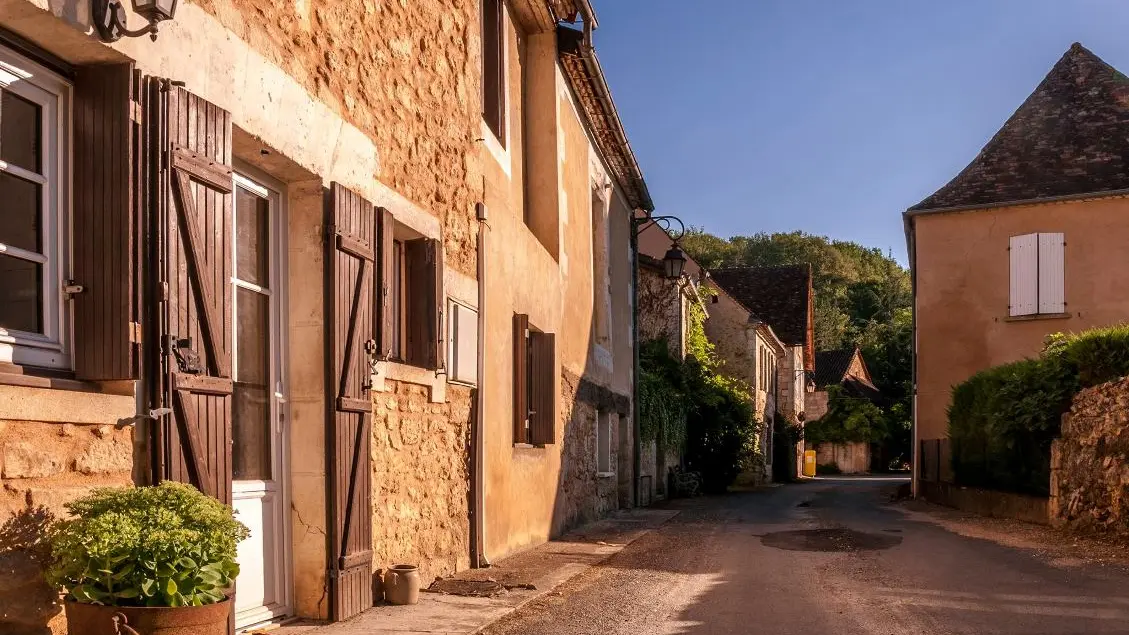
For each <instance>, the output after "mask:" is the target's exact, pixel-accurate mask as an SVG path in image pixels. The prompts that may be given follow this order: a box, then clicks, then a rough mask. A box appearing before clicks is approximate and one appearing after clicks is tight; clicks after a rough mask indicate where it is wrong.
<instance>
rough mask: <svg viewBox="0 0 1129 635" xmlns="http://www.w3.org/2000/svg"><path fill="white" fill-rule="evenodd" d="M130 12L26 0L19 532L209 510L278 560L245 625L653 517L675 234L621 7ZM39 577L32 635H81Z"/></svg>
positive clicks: (8, 584)
mask: <svg viewBox="0 0 1129 635" xmlns="http://www.w3.org/2000/svg"><path fill="white" fill-rule="evenodd" d="M101 6H103V4H102V1H101V0H93V2H90V3H74V2H62V3H46V2H41V1H40V0H0V27H2V28H0V112H2V118H0V119H2V121H3V125H2V126H0V154H2V155H3V162H0V199H2V200H4V201H5V214H6V219H7V220H6V222H5V224H4V227H3V228H0V243H2V244H3V246H4V250H3V254H2V255H0V360H2V361H0V462H2V465H0V481H2V483H0V484H2V488H0V523H4V522H5V521H7V520H9V519H12V518H14V517H17V516H19V517H22V518H35V517H36V516H35V515H34V514H31V513H29V510H32V509H35V508H37V507H40V506H42V507H44V508H47V509H49V510H52V511H54V512H56V513H61V512H62V509H61V506H62V504H63V503H65V502H66V501H68V500H71V499H73V498H75V497H77V496H79V495H81V494H82V493H84V492H86V491H88V490H89V489H90V488H91V487H94V486H98V485H126V484H129V483H149V482H154V481H156V480H161V479H176V480H185V481H188V482H191V483H193V484H194V485H196V486H197V487H199V488H200V489H201V490H203V491H204V492H206V493H208V494H209V495H212V496H215V497H217V498H219V499H221V500H223V501H225V502H229V503H231V504H232V505H233V506H234V507H235V508H236V509H237V510H238V511H239V514H240V519H241V520H242V521H243V522H245V523H246V524H248V525H249V526H250V527H251V529H252V536H251V538H249V539H248V540H247V541H245V542H244V543H243V544H241V545H240V561H241V564H242V568H243V571H242V574H241V576H240V579H239V586H238V590H239V592H238V594H237V606H236V611H237V613H236V620H237V624H238V625H239V626H240V627H243V626H249V625H253V624H258V623H262V622H266V621H270V620H276V619H279V618H282V617H285V616H302V617H309V618H316V619H326V620H340V619H344V618H346V617H349V616H350V615H353V614H355V613H357V612H359V611H362V610H364V609H365V608H367V607H368V606H371V605H372V603H373V601H374V591H375V592H376V593H379V590H380V589H379V579H380V578H379V573H380V570H381V569H383V568H385V567H387V566H388V565H390V564H393V563H398V562H412V563H417V564H419V565H420V567H421V569H422V577H423V578H424V579H430V578H432V577H434V576H436V575H448V574H450V573H452V572H454V571H456V570H459V569H463V568H466V567H470V566H475V565H476V564H478V563H480V562H481V561H482V559H483V558H489V559H497V558H500V557H503V556H505V555H507V554H510V553H513V552H514V551H517V550H519V549H522V548H524V547H527V546H530V545H534V544H537V543H540V542H543V541H545V540H546V539H548V538H549V537H551V536H554V535H557V534H559V533H561V532H563V531H565V530H566V529H568V528H570V527H572V526H575V525H576V524H578V523H581V522H584V521H586V520H589V519H594V518H597V517H599V516H600V515H602V514H605V513H607V512H608V511H609V510H612V509H616V508H618V507H621V506H629V505H633V504H634V503H635V497H634V492H635V483H636V480H637V479H636V475H635V473H634V471H633V462H634V455H633V453H634V445H633V444H634V437H633V434H632V430H633V425H632V421H631V412H632V403H631V386H632V371H633V367H632V359H633V348H632V346H633V345H632V332H631V306H630V297H631V292H630V291H631V288H630V285H631V269H630V268H631V266H632V262H631V258H630V249H629V244H630V228H631V218H632V217H633V215H634V214H635V213H636V211H637V210H649V209H650V208H651V207H652V204H651V201H650V198H649V195H648V193H647V189H646V185H645V184H644V182H643V180H642V176H641V173H640V171H639V168H638V165H637V163H636V162H635V159H634V156H633V155H632V152H631V149H630V147H629V146H628V144H627V140H626V136H625V135H624V132H623V128H622V125H621V124H620V122H619V119H618V117H617V115H616V112H615V109H614V105H613V102H612V101H611V98H610V92H609V90H608V87H607V85H606V82H605V81H604V77H603V74H602V72H601V70H600V65H599V61H598V59H597V58H596V55H595V52H594V49H593V48H592V30H593V29H594V28H595V27H596V26H597V22H596V17H595V15H593V14H592V12H591V7H590V5H589V3H587V2H580V1H573V0H505V1H503V0H481V1H479V0H446V1H440V0H418V1H413V2H387V3H370V2H361V1H359V0H342V1H340V2H336V3H321V4H318V3H308V2H298V3H285V2H278V1H273V0H272V1H269V2H259V3H254V2H247V1H245V0H199V1H198V2H182V3H180V6H179V7H178V8H177V10H176V13H175V16H174V17H173V19H171V20H167V21H164V22H162V23H161V24H160V30H159V33H158V35H157V37H156V39H154V40H151V39H149V38H132V37H125V38H122V39H118V40H116V41H114V42H112V43H105V42H104V41H103V39H102V38H100V37H99V33H100V32H99V29H98V28H96V25H95V19H94V15H95V13H94V12H95V11H96V10H97V8H98V7H101ZM126 17H127V18H128V19H127V22H128V23H129V24H130V25H131V27H135V26H136V25H139V24H144V20H143V19H142V17H141V16H139V15H135V14H132V13H130V12H127V15H126ZM32 565H34V562H31V561H30V560H29V556H28V554H27V553H26V552H25V551H23V550H21V549H14V548H8V549H6V550H4V549H3V548H0V571H3V572H4V573H3V575H0V631H2V632H25V631H26V632H42V631H43V629H44V628H49V629H52V630H54V631H55V632H62V629H64V628H65V625H63V624H62V617H61V616H60V615H59V609H58V607H57V606H53V605H52V603H51V601H50V600H51V597H52V595H51V593H50V591H49V590H46V588H45V586H44V585H43V582H42V580H41V579H40V578H39V577H38V575H37V574H36V573H35V567H34V566H32ZM9 574H10V575H9ZM17 600H18V602H17Z"/></svg>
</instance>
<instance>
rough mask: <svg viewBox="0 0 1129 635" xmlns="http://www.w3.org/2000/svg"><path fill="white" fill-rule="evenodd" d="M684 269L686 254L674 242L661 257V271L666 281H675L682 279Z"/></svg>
mask: <svg viewBox="0 0 1129 635" xmlns="http://www.w3.org/2000/svg"><path fill="white" fill-rule="evenodd" d="M685 268H686V254H684V253H682V248H681V247H679V246H678V242H677V241H676V242H675V243H674V244H673V245H671V246H670V249H668V250H667V252H666V255H665V256H663V269H664V270H665V271H666V277H667V279H668V280H677V279H679V278H681V277H682V270H683V269H685Z"/></svg>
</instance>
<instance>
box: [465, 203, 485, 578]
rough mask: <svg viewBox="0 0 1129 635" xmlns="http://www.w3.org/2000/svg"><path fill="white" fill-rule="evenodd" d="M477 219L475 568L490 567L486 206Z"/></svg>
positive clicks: (473, 478) (473, 435) (472, 530)
mask: <svg viewBox="0 0 1129 635" xmlns="http://www.w3.org/2000/svg"><path fill="white" fill-rule="evenodd" d="M477 216H478V239H477V250H478V253H477V257H478V258H477V259H478V325H477V326H478V370H477V375H476V377H477V379H478V387H477V388H475V391H474V395H475V399H474V417H473V422H474V423H473V428H472V429H471V446H472V447H471V453H472V456H471V470H470V476H471V499H472V500H471V505H472V507H471V512H470V513H471V524H470V544H471V554H470V565H471V567H473V568H475V569H477V568H479V567H482V566H490V563H489V561H487V560H486V554H485V544H486V543H485V540H484V538H483V533H484V532H485V531H486V518H485V511H484V510H485V507H486V506H485V504H484V479H483V476H484V470H485V463H486V457H485V455H486V444H485V441H484V440H483V438H482V435H483V432H484V430H485V426H484V425H483V419H484V418H485V416H486V392H485V390H483V388H484V384H485V381H484V379H485V377H486V230H487V229H488V228H489V227H490V226H489V225H487V224H486V205H485V204H484V203H480V204H479V205H478V210H477Z"/></svg>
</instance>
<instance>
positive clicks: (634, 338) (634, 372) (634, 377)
mask: <svg viewBox="0 0 1129 635" xmlns="http://www.w3.org/2000/svg"><path fill="white" fill-rule="evenodd" d="M639 211H640V210H634V211H632V212H631V356H632V358H633V361H632V366H631V449H632V452H631V454H632V457H631V462H632V468H631V470H632V472H631V476H632V480H633V481H634V483H635V499H634V501H633V505H632V507H638V506H639V501H641V500H643V498H642V496H641V495H640V489H641V483H642V479H641V478H640V477H639V471H640V469H641V468H642V459H641V457H640V456H639V455H640V453H641V452H642V451H643V443H642V441H641V440H640V439H639V434H640V431H641V426H640V422H639V370H640V366H639V219H638V217H637V216H638V213H639Z"/></svg>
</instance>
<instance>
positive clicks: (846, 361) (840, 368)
mask: <svg viewBox="0 0 1129 635" xmlns="http://www.w3.org/2000/svg"><path fill="white" fill-rule="evenodd" d="M855 350H856V349H853V348H844V349H841V350H837V351H817V352H816V354H815V385H816V386H817V387H819V388H823V387H824V386H830V385H832V384H839V383H842V382H843V377H845V376H846V374H847V369H848V368H850V367H851V360H852V359H853V358H854V356H855Z"/></svg>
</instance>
